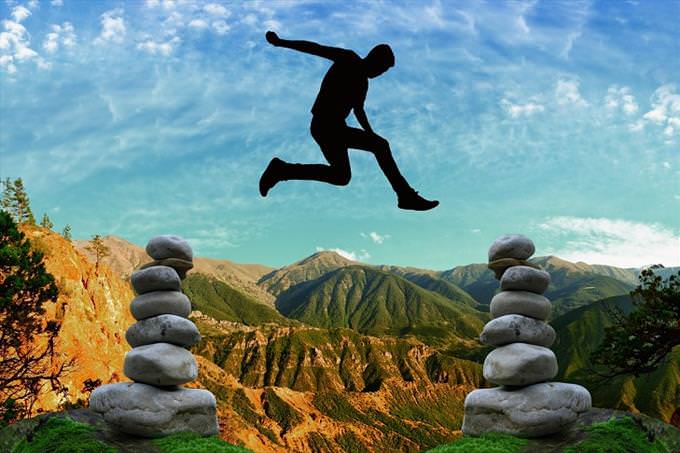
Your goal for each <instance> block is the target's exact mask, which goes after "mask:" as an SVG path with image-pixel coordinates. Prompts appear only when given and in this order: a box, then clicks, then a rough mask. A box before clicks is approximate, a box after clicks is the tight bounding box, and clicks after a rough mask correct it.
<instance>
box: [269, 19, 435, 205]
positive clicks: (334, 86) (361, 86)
mask: <svg viewBox="0 0 680 453" xmlns="http://www.w3.org/2000/svg"><path fill="white" fill-rule="evenodd" d="M265 36H266V39H267V41H268V42H269V43H270V44H272V45H274V46H276V47H287V48H289V49H294V50H297V51H300V52H305V53H309V54H312V55H316V56H319V57H323V58H328V59H329V60H331V61H333V65H332V66H331V67H330V69H329V70H328V72H327V73H326V75H325V77H324V78H323V82H321V88H320V89H319V94H318V95H317V96H316V101H315V102H314V106H313V107H312V115H313V117H312V124H311V127H310V130H311V133H312V137H314V140H316V143H318V145H319V147H320V148H321V152H322V153H323V155H324V157H325V158H326V160H327V161H328V163H329V165H322V164H290V163H288V162H284V161H283V160H281V159H279V158H278V157H275V158H273V159H272V160H271V162H269V165H268V166H267V169H266V170H265V171H264V173H263V174H262V177H261V178H260V194H261V195H262V196H263V197H266V196H267V192H269V190H270V189H271V188H272V187H274V186H275V185H276V183H278V182H279V181H287V180H290V179H303V180H314V181H322V182H327V183H330V184H335V185H338V186H344V185H347V184H348V183H349V180H350V179H351V177H352V172H351V170H350V166H349V155H348V153H347V149H348V148H354V149H363V150H365V151H370V152H372V153H373V154H374V155H375V158H376V159H377V161H378V165H380V168H381V169H382V171H383V173H385V176H386V177H387V179H388V180H389V182H390V184H391V185H392V189H394V191H395V192H396V194H397V197H398V199H399V202H398V206H399V207H400V208H402V209H412V210H416V211H426V210H428V209H432V208H434V207H435V206H437V205H438V204H439V202H438V201H434V200H433V201H430V200H426V199H425V198H423V197H421V196H420V195H418V192H416V191H415V190H413V189H412V188H411V186H409V184H408V182H406V179H404V177H403V176H402V175H401V173H400V172H399V168H397V164H396V162H394V159H393V158H392V151H391V150H390V144H389V142H388V141H387V140H385V139H384V138H382V137H381V136H379V135H378V134H376V133H375V132H373V129H372V128H371V125H370V124H369V123H368V119H367V118H366V112H365V111H364V101H365V100H366V92H367V91H368V79H372V78H374V77H377V76H379V75H380V74H382V73H384V72H385V71H387V70H388V69H389V68H390V67H392V66H394V54H393V53H392V49H391V48H390V46H388V45H387V44H380V45H378V46H376V47H374V48H373V49H372V50H371V51H370V52H369V53H368V55H366V58H361V57H359V55H357V54H356V53H355V52H353V51H351V50H347V49H339V48H334V47H326V46H322V45H320V44H316V43H314V42H309V41H290V40H287V39H281V38H279V37H278V35H277V34H276V33H274V32H272V31H268V32H267V33H266V35H265ZM352 110H354V115H355V116H356V118H357V121H359V124H360V125H361V127H362V128H363V129H357V128H354V127H349V126H347V124H346V123H345V119H346V118H347V117H348V116H349V114H350V112H351V111H352Z"/></svg>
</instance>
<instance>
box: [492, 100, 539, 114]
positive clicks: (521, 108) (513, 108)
mask: <svg viewBox="0 0 680 453" xmlns="http://www.w3.org/2000/svg"><path fill="white" fill-rule="evenodd" d="M500 104H501V107H503V109H504V110H505V112H506V113H507V114H508V115H510V117H511V118H519V117H520V116H531V115H533V114H534V113H537V112H542V111H544V110H545V108H544V107H543V106H542V105H541V104H538V103H536V102H532V101H529V102H527V103H526V104H513V103H512V102H510V101H509V100H507V99H505V98H503V99H502V100H501V102H500Z"/></svg>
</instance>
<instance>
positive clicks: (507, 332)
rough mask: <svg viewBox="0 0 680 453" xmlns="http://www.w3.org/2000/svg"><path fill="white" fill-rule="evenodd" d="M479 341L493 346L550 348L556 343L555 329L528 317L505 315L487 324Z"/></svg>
mask: <svg viewBox="0 0 680 453" xmlns="http://www.w3.org/2000/svg"><path fill="white" fill-rule="evenodd" d="M479 341H481V342H482V343H484V344H488V345H491V346H503V345H505V344H508V343H518V342H519V343H530V344H535V345H538V346H545V347H546V348H549V347H550V346H551V345H552V344H553V342H554V341H555V329H553V328H552V327H551V326H550V325H549V324H548V323H546V322H544V321H539V320H538V319H534V318H530V317H528V316H522V315H504V316H501V317H498V318H496V319H493V320H491V321H489V322H488V323H486V325H485V326H484V330H482V333H481V335H480V336H479Z"/></svg>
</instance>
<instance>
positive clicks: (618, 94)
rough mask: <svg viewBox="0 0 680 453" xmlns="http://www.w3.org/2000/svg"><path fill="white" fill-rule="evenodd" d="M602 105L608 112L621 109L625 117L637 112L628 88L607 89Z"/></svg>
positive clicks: (633, 97) (613, 87)
mask: <svg viewBox="0 0 680 453" xmlns="http://www.w3.org/2000/svg"><path fill="white" fill-rule="evenodd" d="M604 105H605V107H606V108H607V109H609V110H618V109H619V108H621V110H623V113H625V114H626V115H632V114H633V113H635V112H637V110H638V105H637V103H636V102H635V96H633V95H632V94H631V90H630V88H629V87H619V86H618V85H612V86H610V87H609V88H608V89H607V94H606V96H605V97H604Z"/></svg>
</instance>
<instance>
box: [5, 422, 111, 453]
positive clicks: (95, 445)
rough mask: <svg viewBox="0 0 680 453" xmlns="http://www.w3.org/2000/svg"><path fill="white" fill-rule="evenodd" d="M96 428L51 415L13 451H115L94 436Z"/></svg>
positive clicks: (73, 452) (104, 452)
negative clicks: (29, 437)
mask: <svg viewBox="0 0 680 453" xmlns="http://www.w3.org/2000/svg"><path fill="white" fill-rule="evenodd" d="M93 432H94V428H93V427H92V426H90V425H87V424H85V423H78V422H76V421H74V420H73V419H71V418H61V417H50V418H49V419H47V421H46V422H45V423H43V424H42V425H41V426H38V427H37V428H36V430H35V431H34V432H33V436H32V438H31V440H30V441H29V440H28V439H24V440H22V441H21V442H19V444H18V445H16V446H15V447H14V448H13V449H12V453H95V452H96V453H115V452H116V450H115V449H113V448H111V447H108V446H106V445H105V444H103V443H102V442H100V441H99V440H97V439H96V438H95V437H94V434H93Z"/></svg>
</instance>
